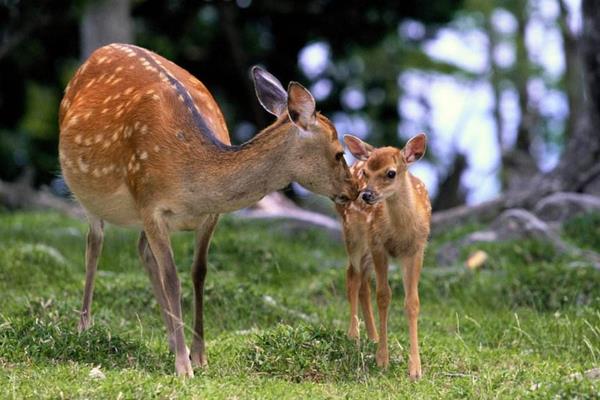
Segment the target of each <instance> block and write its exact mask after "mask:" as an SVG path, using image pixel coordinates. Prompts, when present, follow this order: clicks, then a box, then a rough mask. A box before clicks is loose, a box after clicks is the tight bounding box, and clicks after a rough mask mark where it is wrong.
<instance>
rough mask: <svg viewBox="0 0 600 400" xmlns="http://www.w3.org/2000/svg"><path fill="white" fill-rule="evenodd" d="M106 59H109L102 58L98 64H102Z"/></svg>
mask: <svg viewBox="0 0 600 400" xmlns="http://www.w3.org/2000/svg"><path fill="white" fill-rule="evenodd" d="M106 58H107V57H106V56H105V57H100V58H99V59H98V64H102V63H103V62H104V61H105V60H106Z"/></svg>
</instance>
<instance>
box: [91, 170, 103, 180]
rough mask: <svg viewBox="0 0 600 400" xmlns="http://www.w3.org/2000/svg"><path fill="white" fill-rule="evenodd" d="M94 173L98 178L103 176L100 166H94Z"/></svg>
mask: <svg viewBox="0 0 600 400" xmlns="http://www.w3.org/2000/svg"><path fill="white" fill-rule="evenodd" d="M92 175H94V176H95V177H96V178H100V177H101V176H102V174H101V173H100V170H99V169H98V168H94V170H93V171H92Z"/></svg>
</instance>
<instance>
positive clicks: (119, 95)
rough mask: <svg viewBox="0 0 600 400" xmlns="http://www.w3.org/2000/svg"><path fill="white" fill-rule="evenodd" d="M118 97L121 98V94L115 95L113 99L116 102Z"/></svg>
mask: <svg viewBox="0 0 600 400" xmlns="http://www.w3.org/2000/svg"><path fill="white" fill-rule="evenodd" d="M119 97H121V93H117V94H115V97H113V99H115V100H117V99H118V98H119Z"/></svg>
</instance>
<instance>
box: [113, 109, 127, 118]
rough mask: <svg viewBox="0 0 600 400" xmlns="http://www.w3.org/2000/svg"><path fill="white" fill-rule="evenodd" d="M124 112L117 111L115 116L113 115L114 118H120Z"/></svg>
mask: <svg viewBox="0 0 600 400" xmlns="http://www.w3.org/2000/svg"><path fill="white" fill-rule="evenodd" d="M124 112H125V110H119V111H117V114H116V115H115V117H117V118H120V117H121V115H123V113H124Z"/></svg>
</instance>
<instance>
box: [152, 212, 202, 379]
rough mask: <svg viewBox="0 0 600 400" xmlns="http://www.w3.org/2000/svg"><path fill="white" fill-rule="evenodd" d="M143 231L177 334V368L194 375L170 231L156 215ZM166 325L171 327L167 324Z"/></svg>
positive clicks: (180, 371) (175, 334) (187, 374)
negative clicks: (187, 343)
mask: <svg viewBox="0 0 600 400" xmlns="http://www.w3.org/2000/svg"><path fill="white" fill-rule="evenodd" d="M144 231H145V232H146V236H147V238H148V243H149V244H150V249H151V250H152V253H153V254H154V256H155V257H156V262H157V266H158V270H159V271H158V276H159V277H160V282H161V283H162V289H163V294H164V297H165V299H166V308H167V311H166V313H167V315H168V316H169V317H170V318H171V323H172V328H173V337H174V338H175V370H176V372H177V375H180V376H188V377H192V376H194V371H193V370H192V364H191V363H190V359H189V355H188V351H187V348H186V346H185V337H184V333H183V327H184V325H183V319H182V317H181V286H180V282H179V278H178V277H177V268H176V266H175V261H174V260H173V252H172V250H171V242H170V240H169V231H168V229H167V227H166V225H165V223H164V221H161V220H158V219H157V218H156V217H154V216H153V215H152V216H148V217H146V218H144ZM157 300H159V299H157ZM159 301H160V300H159ZM167 329H169V327H168V326H167Z"/></svg>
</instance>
